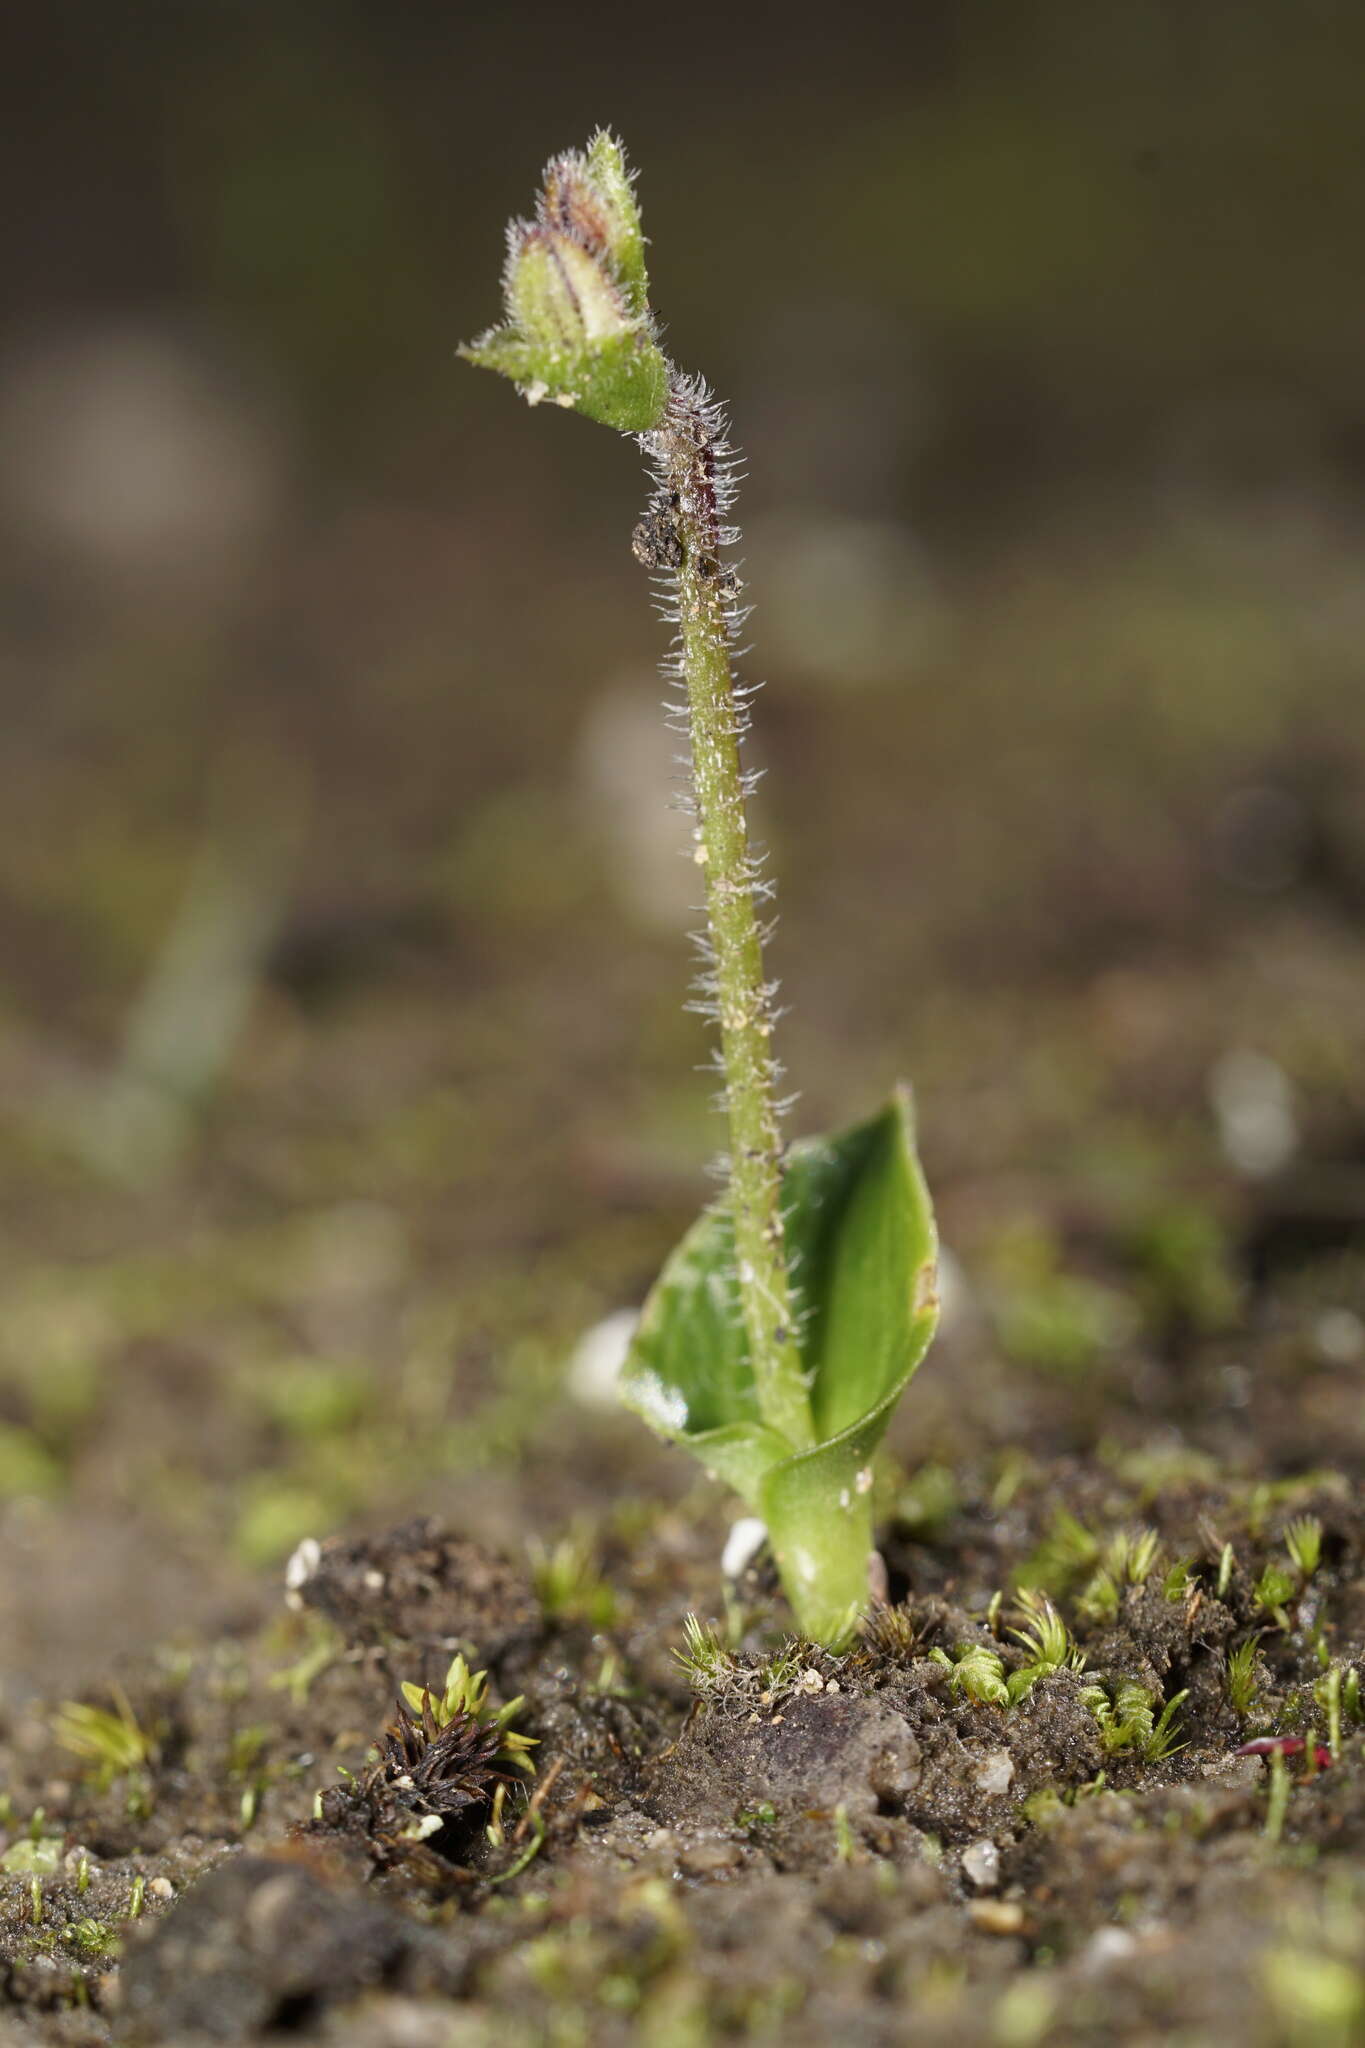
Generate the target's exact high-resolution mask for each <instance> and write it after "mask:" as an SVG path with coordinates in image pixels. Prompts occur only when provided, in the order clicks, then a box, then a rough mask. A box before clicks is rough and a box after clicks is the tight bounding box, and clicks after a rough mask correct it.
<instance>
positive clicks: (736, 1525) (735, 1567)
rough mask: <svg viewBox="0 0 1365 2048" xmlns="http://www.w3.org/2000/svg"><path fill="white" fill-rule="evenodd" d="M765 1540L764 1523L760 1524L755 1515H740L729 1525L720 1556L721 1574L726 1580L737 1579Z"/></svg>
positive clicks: (765, 1525)
mask: <svg viewBox="0 0 1365 2048" xmlns="http://www.w3.org/2000/svg"><path fill="white" fill-rule="evenodd" d="M767 1540H768V1525H767V1523H766V1522H760V1521H759V1519H758V1516H757V1515H741V1516H740V1518H739V1520H738V1521H737V1522H733V1523H731V1525H730V1533H729V1535H728V1536H727V1537H726V1539H725V1548H724V1550H722V1552H721V1554H720V1568H721V1572H722V1574H723V1575H724V1576H725V1577H726V1578H727V1579H737V1578H738V1577H739V1575H740V1573H741V1572H742V1571H744V1570H745V1569H746V1567H747V1566H749V1565H751V1564H752V1563H753V1561H754V1559H755V1558H756V1557H757V1556H758V1553H759V1551H760V1550H761V1549H762V1548H763V1545H764V1544H765V1543H766V1542H767Z"/></svg>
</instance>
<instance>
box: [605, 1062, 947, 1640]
mask: <svg viewBox="0 0 1365 2048" xmlns="http://www.w3.org/2000/svg"><path fill="white" fill-rule="evenodd" d="M782 1206H783V1219H784V1224H785V1230H786V1242H787V1253H788V1260H789V1264H790V1267H791V1271H792V1275H793V1279H794V1282H795V1286H796V1291H797V1295H798V1298H799V1301H800V1304H801V1312H802V1322H801V1330H800V1338H799V1342H800V1353H801V1363H802V1367H803V1370H804V1371H805V1373H806V1376H807V1380H808V1383H809V1386H810V1394H811V1406H812V1409H813V1412H814V1417H815V1424H816V1433H817V1439H818V1440H817V1442H816V1444H815V1446H814V1447H813V1448H812V1449H808V1450H804V1451H800V1452H794V1451H793V1447H792V1446H791V1444H789V1443H788V1442H787V1441H786V1439H785V1438H784V1437H782V1436H780V1435H779V1434H778V1432H777V1431H776V1430H774V1429H772V1428H770V1427H769V1426H768V1425H767V1424H765V1423H764V1421H763V1420H762V1417H761V1415H760V1413H759V1408H758V1401H757V1396H756V1394H755V1390H754V1378H753V1370H752V1366H751V1364H750V1360H749V1352H748V1343H747V1340H746V1337H745V1333H744V1324H743V1319H742V1317H741V1315H740V1309H739V1298H738V1289H737V1285H736V1281H735V1274H734V1232H733V1227H732V1224H731V1219H730V1216H729V1214H728V1212H727V1211H726V1210H725V1209H723V1208H716V1209H711V1210H708V1211H707V1212H706V1213H705V1214H704V1215H703V1216H701V1217H700V1218H699V1219H698V1221H697V1222H696V1223H694V1224H693V1226H692V1228H691V1229H690V1230H689V1231H688V1233H687V1235H686V1236H685V1237H684V1239H683V1240H682V1243H681V1244H680V1245H679V1246H678V1248H677V1250H676V1251H675V1252H674V1253H673V1254H672V1256H671V1257H670V1259H669V1260H668V1262H667V1264H666V1265H665V1267H664V1270H663V1272H662V1274H661V1275H660V1277H659V1279H658V1281H657V1282H656V1284H655V1286H654V1288H653V1291H652V1292H651V1294H650V1297H649V1299H648V1301H647V1302H646V1304H645V1308H644V1313H643V1315H642V1317H641V1320H640V1328H639V1331H638V1332H637V1335H636V1338H635V1342H634V1344H633V1346H632V1348H631V1353H630V1356H629V1358H628V1360H627V1362H626V1367H625V1370H624V1373H623V1376H622V1388H621V1391H622V1397H623V1399H624V1400H625V1401H626V1403H627V1404H628V1405H629V1406H630V1407H632V1408H633V1409H634V1410H635V1411H636V1413H637V1414H639V1415H640V1416H642V1417H643V1419H644V1420H645V1421H646V1422H648V1423H649V1424H650V1426H651V1427H652V1428H653V1429H656V1430H657V1431H658V1432H659V1433H660V1434H661V1435H662V1436H666V1437H668V1438H669V1439H671V1441H673V1442H674V1443H677V1444H680V1445H682V1446H683V1447H684V1448H685V1449H686V1450H689V1451H691V1452H692V1453H693V1455H694V1456H695V1457H697V1458H698V1459H700V1461H701V1463H702V1464H703V1465H705V1466H706V1468H707V1470H708V1471H710V1472H712V1473H713V1474H715V1476H716V1477H718V1478H721V1479H724V1480H725V1481H726V1482H727V1483H728V1484H729V1485H731V1486H732V1487H733V1488H734V1489H735V1491H736V1492H737V1493H738V1494H740V1495H741V1496H742V1497H743V1499H744V1500H745V1501H746V1502H747V1503H748V1504H749V1506H750V1507H752V1509H753V1510H754V1512H755V1513H756V1514H758V1515H761V1516H762V1518H763V1520H764V1521H765V1522H766V1523H767V1525H768V1530H769V1534H770V1537H771V1539H772V1542H773V1547H774V1552H775V1554H776V1556H777V1560H778V1566H779V1569H780V1571H781V1573H782V1578H783V1584H784V1586H785V1588H786V1590H787V1594H788V1597H789V1598H790V1599H791V1601H792V1604H793V1607H794V1608H795V1610H796V1613H797V1617H798V1619H799V1620H800V1622H801V1624H802V1626H803V1627H804V1628H806V1629H807V1631H808V1632H809V1633H810V1634H812V1635H817V1636H819V1637H821V1638H822V1639H823V1640H831V1639H833V1638H834V1637H836V1636H838V1635H840V1634H842V1633H846V1632H847V1628H848V1627H849V1625H850V1620H851V1612H856V1609H857V1608H858V1607H859V1606H860V1605H862V1604H863V1602H864V1600H865V1597H866V1572H867V1553H868V1551H869V1549H870V1547H871V1534H870V1488H871V1470H870V1460H871V1457H872V1453H873V1452H874V1450H875V1449H876V1447H877V1444H878V1443H879V1442H880V1440H881V1437H882V1434H883V1432H884V1430H885V1428H886V1425H887V1423H888V1421H889V1420H890V1417H891V1412H892V1410H893V1409H894V1407H895V1405H896V1402H897V1401H898V1400H899V1398H900V1396H901V1394H902V1393H903V1392H904V1390H905V1387H906V1384H907V1382H908V1381H909V1379H910V1377H911V1375H912V1373H913V1372H914V1371H915V1368H916V1367H917V1366H918V1364H919V1362H920V1360H921V1359H922V1358H923V1356H924V1354H925V1352H926V1351H927V1350H928V1348H929V1343H930V1340H931V1338H932V1336H933V1333H934V1327H935V1324H936V1321H937V1317H938V1301H937V1296H936V1293H935V1258H936V1250H937V1244H936V1238H935V1234H934V1223H933V1212H932V1208H931V1206H930V1201H929V1194H928V1190H927V1188H926V1187H925V1184H924V1177H923V1174H922V1173H921V1171H920V1165H919V1160H918V1158H917V1157H916V1153H915V1140H914V1120H913V1112H912V1107H911V1101H910V1096H909V1093H908V1091H905V1090H899V1091H897V1093H896V1095H895V1096H893V1098H892V1100H891V1102H890V1103H889V1104H888V1105H887V1107H886V1109H885V1110H883V1111H882V1113H881V1114H880V1115H879V1116H876V1117H873V1118H872V1119H871V1120H870V1121H869V1122H867V1123H863V1124H857V1125H855V1126H854V1127H853V1128H852V1129H851V1130H847V1131H841V1132H839V1133H838V1134H837V1135H835V1136H833V1137H828V1138H816V1139H809V1140H806V1141H805V1142H803V1143H801V1144H799V1145H796V1146H794V1147H793V1148H792V1151H791V1153H790V1154H789V1157H788V1160H787V1164H786V1169H785V1172H784V1176H783V1200H782Z"/></svg>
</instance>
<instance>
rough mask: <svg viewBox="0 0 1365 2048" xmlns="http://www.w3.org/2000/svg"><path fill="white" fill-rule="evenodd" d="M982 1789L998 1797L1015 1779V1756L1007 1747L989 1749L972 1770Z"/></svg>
mask: <svg viewBox="0 0 1365 2048" xmlns="http://www.w3.org/2000/svg"><path fill="white" fill-rule="evenodd" d="M972 1776H973V1778H974V1779H975V1780H976V1784H977V1786H978V1788H979V1790H980V1791H982V1792H985V1793H986V1794H987V1795H988V1796H989V1797H991V1798H996V1797H998V1795H999V1794H1000V1793H1002V1792H1008V1791H1009V1789H1010V1786H1011V1784H1012V1783H1013V1781H1014V1758H1013V1757H1012V1756H1011V1755H1010V1753H1009V1751H1008V1750H1007V1749H992V1750H988V1751H987V1753H986V1754H985V1756H983V1757H982V1758H981V1759H980V1761H979V1762H978V1763H977V1765H976V1767H975V1769H974V1770H973V1772H972Z"/></svg>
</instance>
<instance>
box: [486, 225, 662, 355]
mask: <svg viewBox="0 0 1365 2048" xmlns="http://www.w3.org/2000/svg"><path fill="white" fill-rule="evenodd" d="M507 307H508V311H509V312H510V313H511V315H512V318H513V320H514V321H515V322H516V324H517V327H518V328H519V329H520V331H521V332H522V334H524V335H525V336H526V338H527V340H528V341H532V342H540V343H542V344H544V345H545V346H547V347H551V348H557V349H563V350H565V351H572V350H582V349H583V348H584V347H586V346H587V345H589V344H590V343H593V342H600V341H609V340H611V339H612V338H613V336H616V335H624V334H627V333H629V332H630V331H631V329H632V328H633V326H634V324H635V323H634V322H633V321H632V320H630V319H629V318H628V317H627V314H626V309H625V307H624V305H623V304H622V301H621V295H620V293H619V292H618V291H617V289H616V286H615V285H614V284H613V283H612V280H611V277H610V275H609V274H608V272H607V271H606V269H605V268H604V267H603V265H602V263H601V262H600V260H599V259H598V258H597V257H595V256H592V255H589V253H588V251H587V250H586V249H583V248H581V247H580V246H579V244H578V243H577V242H574V241H571V240H570V239H569V237H568V236H567V235H564V234H560V233H558V232H557V231H556V230H555V229H553V228H545V227H535V228H523V229H522V230H521V233H520V237H519V241H518V242H517V244H516V245H515V246H514V247H513V250H512V252H511V255H510V256H509V258H508V265H507Z"/></svg>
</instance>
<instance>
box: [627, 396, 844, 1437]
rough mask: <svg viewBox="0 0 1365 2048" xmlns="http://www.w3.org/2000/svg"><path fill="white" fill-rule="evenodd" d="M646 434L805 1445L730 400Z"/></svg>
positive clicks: (731, 1116)
mask: <svg viewBox="0 0 1365 2048" xmlns="http://www.w3.org/2000/svg"><path fill="white" fill-rule="evenodd" d="M644 440H645V445H646V447H647V448H648V450H649V452H650V454H651V456H652V457H653V460H654V462H655V465H656V468H657V472H658V476H659V492H658V494H657V496H656V498H655V501H654V504H653V506H652V507H651V510H650V512H649V513H648V514H647V515H646V519H645V520H644V521H642V523H641V529H640V530H638V531H637V539H636V550H637V553H641V554H642V555H644V556H645V558H646V559H649V560H652V561H653V562H655V563H656V564H657V565H660V566H666V567H667V568H669V569H670V570H671V571H672V572H673V580H672V584H671V586H670V590H671V595H672V596H673V597H675V599H676V614H675V617H676V623H677V627H678V646H677V657H676V675H677V677H678V680H679V681H681V683H682V684H683V685H684V687H685V689H686V693H687V725H688V735H689V740H690V749H691V765H692V791H693V802H694V806H695V821H696V823H695V842H696V845H695V858H696V861H697V864H698V866H699V867H700V868H701V870H702V873H703V875H704V877H705V885H706V916H707V925H708V941H709V946H708V952H709V968H708V972H707V973H706V974H705V975H704V976H703V978H702V987H703V991H704V995H705V998H706V1000H705V1002H704V1004H703V1006H702V1007H703V1008H704V1009H705V1010H706V1011H707V1013H708V1014H710V1015H712V1016H714V1018H715V1021H716V1024H717V1027H718V1030H719V1033H720V1053H721V1067H722V1071H723V1073H724V1077H725V1088H724V1098H723V1099H724V1106H725V1112H726V1116H727V1118H728V1121H729V1132H730V1171H729V1201H730V1206H731V1209H732V1212H733V1217H734V1234H735V1271H736V1280H737V1285H738V1289H739V1299H740V1309H741V1313H742V1315H743V1318H744V1328H745V1333H746V1335H747V1337H748V1341H749V1355H750V1358H751V1360H752V1364H753V1372H754V1387H755V1392H756V1394H757V1397H758V1405H759V1409H760V1412H761V1413H762V1416H763V1419H764V1421H765V1422H766V1423H767V1424H768V1425H769V1426H770V1427H771V1428H773V1429H775V1430H777V1431H779V1432H780V1433H781V1435H782V1436H784V1437H785V1438H786V1440H787V1441H788V1442H789V1443H790V1444H791V1445H792V1447H793V1448H794V1449H797V1450H802V1449H805V1448H807V1447H808V1446H810V1445H811V1444H813V1443H814V1442H815V1428H814V1423H813V1419H812V1415H811V1406H810V1398H809V1395H808V1392H807V1388H806V1380H805V1375H804V1373H803V1371H802V1367H801V1361H800V1356H799V1353H798V1349H797V1343H796V1330H795V1313H796V1312H795V1306H794V1302H793V1298H792V1282H791V1277H790V1275H789V1272H788V1269H787V1258H786V1248H785V1244H784V1240H783V1228H782V1210H781V1193H782V1144H781V1139H780V1137H779V1133H778V1115H777V1102H776V1081H777V1076H778V1070H777V1068H776V1065H775V1062H774V1059H773V1053H772V1030H773V1017H772V1000H771V998H772V991H771V989H770V987H769V985H768V983H767V982H766V980H765V979H764V970H763V933H762V928H761V925H760V920H759V914H758V902H759V900H760V898H761V895H762V894H763V893H764V889H763V884H762V882H761V880H760V877H759V873H758V867H757V864H756V862H755V859H754V856H753V852H752V850H751V847H750V843H749V829H748V822H747V819H746V815H745V792H746V783H745V776H744V770H743V766H742V763H741V759H740V740H741V738H742V735H743V732H744V729H745V724H746V717H745V713H744V709H743V706H742V704H741V702H740V700H739V699H738V697H737V695H736V690H735V680H734V674H733V670H732V665H731V649H732V643H733V640H734V635H735V628H736V624H737V621H738V617H739V614H738V613H737V609H736V601H735V599H736V590H737V579H736V576H735V573H734V571H733V570H732V569H731V568H729V567H728V566H727V565H726V564H725V563H724V562H723V561H722V559H721V549H722V548H723V547H725V546H726V545H727V544H729V543H730V542H731V541H732V540H733V539H734V538H735V536H734V535H733V533H732V532H731V531H730V530H729V529H728V528H727V527H726V525H725V524H724V514H725V511H726V509H727V507H728V504H729V499H730V494H731V489H732V486H731V485H730V482H729V477H728V464H729V459H730V451H729V449H728V447H727V446H726V443H725V438H724V420H723V417H722V415H721V413H720V411H719V409H718V408H717V406H716V405H715V404H714V402H712V401H711V400H710V399H709V397H708V395H707V393H706V392H705V390H704V388H703V387H702V386H700V385H699V384H695V383H693V382H691V381H690V380H688V379H685V378H681V377H678V376H676V375H675V377H674V380H673V386H672V390H671V392H670V397H669V405H668V411H667V413H666V414H665V417H664V420H663V422H662V424H661V425H660V426H659V427H658V428H657V429H655V430H654V431H653V432H652V433H650V434H648V435H646V436H645V437H644ZM651 551H652V552H651Z"/></svg>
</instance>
